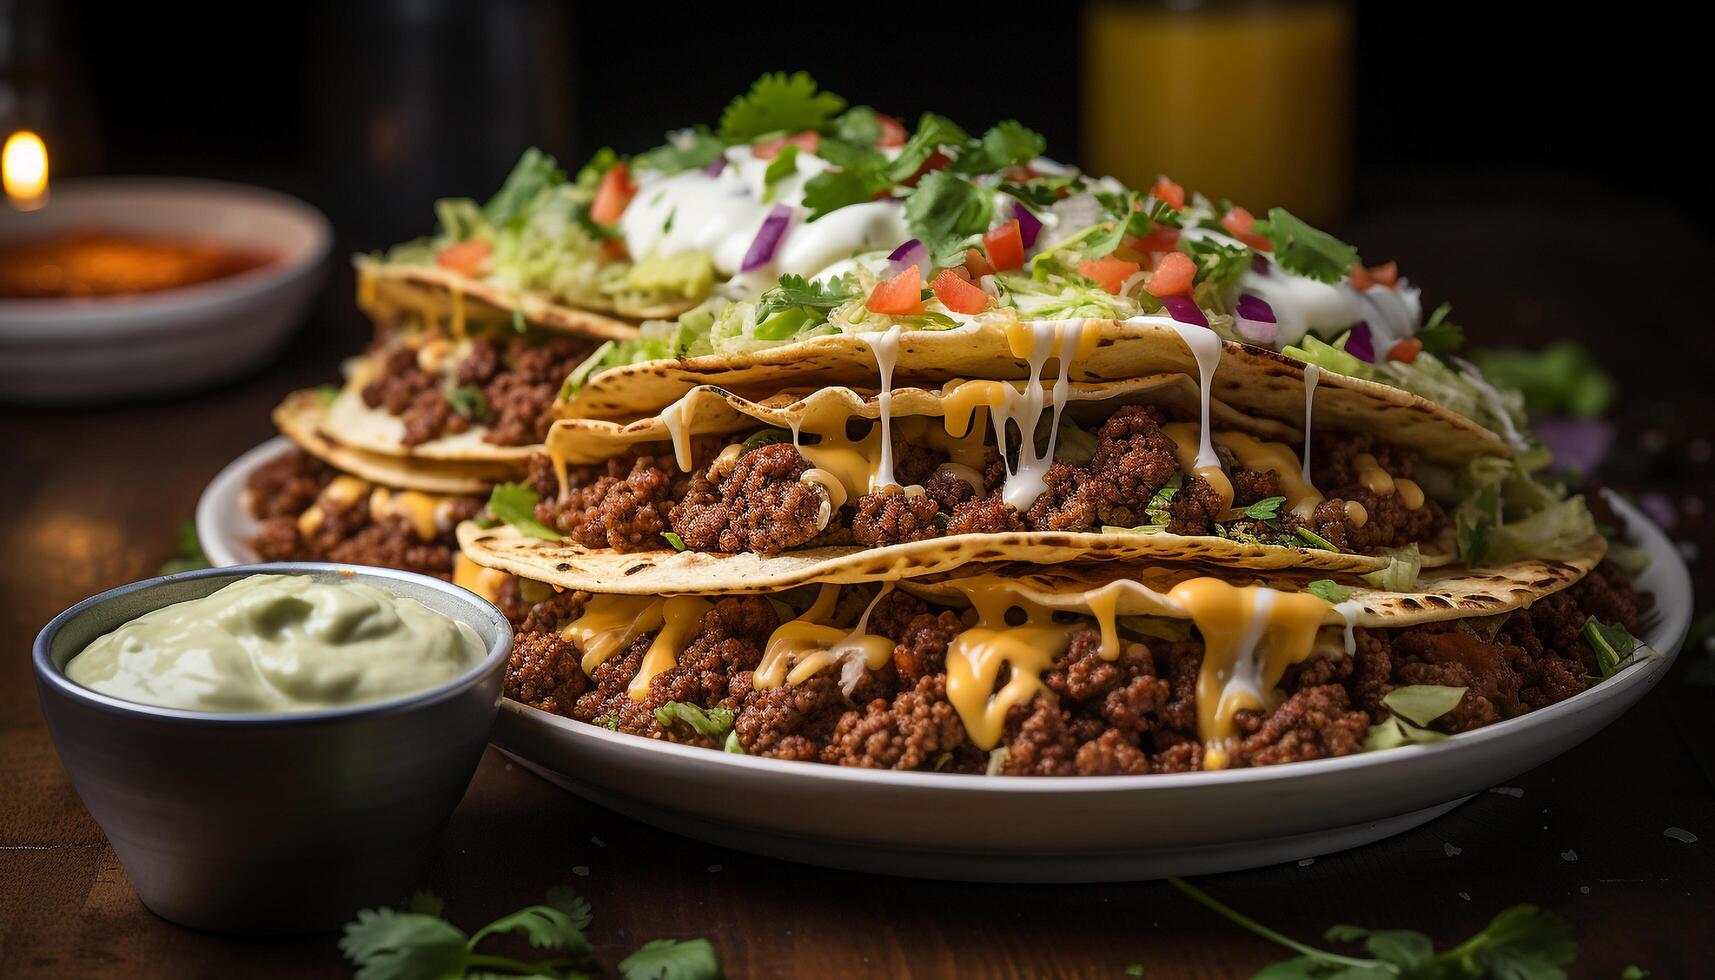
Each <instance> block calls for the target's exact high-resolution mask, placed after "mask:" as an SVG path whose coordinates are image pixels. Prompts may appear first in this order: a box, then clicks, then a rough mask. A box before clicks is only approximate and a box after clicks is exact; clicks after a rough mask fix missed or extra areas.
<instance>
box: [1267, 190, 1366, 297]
mask: <svg viewBox="0 0 1715 980" xmlns="http://www.w3.org/2000/svg"><path fill="white" fill-rule="evenodd" d="M1251 230H1252V232H1254V233H1255V234H1258V235H1261V236H1262V237H1264V238H1266V239H1268V240H1269V241H1270V242H1272V243H1274V257H1275V260H1276V261H1277V262H1279V263H1280V265H1281V267H1282V268H1284V269H1286V270H1287V271H1289V272H1296V273H1298V274H1299V275H1301V276H1308V277H1309V278H1311V279H1315V280H1318V281H1319V282H1339V281H1340V280H1342V279H1344V278H1346V273H1348V272H1351V271H1352V266H1354V265H1357V264H1358V250H1357V249H1355V248H1353V247H1352V246H1350V245H1347V244H1346V243H1345V242H1342V241H1340V240H1339V239H1338V238H1335V237H1334V236H1333V235H1330V234H1328V233H1327V232H1325V231H1321V230H1318V229H1316V228H1312V227H1311V226H1310V225H1308V224H1305V223H1304V221H1303V220H1302V219H1300V218H1298V217H1297V216H1296V215H1294V214H1293V213H1292V212H1290V211H1288V210H1286V209H1285V208H1270V209H1269V212H1268V219H1267V220H1266V221H1258V222H1257V223H1256V224H1255V225H1254V226H1252V228H1251Z"/></svg>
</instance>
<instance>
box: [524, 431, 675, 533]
mask: <svg viewBox="0 0 1715 980" xmlns="http://www.w3.org/2000/svg"><path fill="white" fill-rule="evenodd" d="M543 470H544V468H543V467H541V466H539V465H533V466H532V467H531V468H530V474H531V483H532V485H535V484H537V483H538V482H549V483H550V487H551V489H552V492H550V493H548V494H545V495H544V496H543V499H542V500H541V502H539V503H538V504H537V505H536V519H537V520H539V521H541V522H542V523H544V524H546V525H548V526H549V527H552V528H553V529H555V530H556V531H559V532H560V533H561V534H564V535H566V536H567V537H569V538H571V539H572V540H573V541H576V542H577V543H578V544H580V545H582V546H584V547H586V548H613V549H615V550H617V551H637V550H639V549H653V548H660V547H662V546H663V545H664V544H665V542H664V541H663V540H662V538H661V532H662V531H665V530H667V525H666V521H665V520H664V519H663V518H664V515H665V513H666V510H667V508H668V506H669V504H670V503H671V501H672V499H673V497H674V491H675V489H676V487H682V486H683V485H684V481H683V480H677V479H676V478H677V477H678V475H679V471H678V468H677V467H676V465H675V464H674V462H673V458H672V456H671V455H660V456H656V455H648V454H639V455H625V456H617V457H615V458H613V459H610V460H608V461H607V462H606V463H604V464H597V465H591V466H578V467H572V468H570V469H569V470H568V471H567V483H568V484H569V489H568V490H567V492H566V494H565V496H564V497H561V496H559V495H558V489H559V486H558V481H557V479H555V477H554V473H553V470H552V468H551V467H548V468H546V472H543ZM538 492H540V488H538Z"/></svg>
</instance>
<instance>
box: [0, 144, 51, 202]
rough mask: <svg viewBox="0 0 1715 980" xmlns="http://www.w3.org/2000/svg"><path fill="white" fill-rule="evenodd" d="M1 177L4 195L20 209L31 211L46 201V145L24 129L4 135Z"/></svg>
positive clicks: (1, 151)
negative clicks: (4, 145)
mask: <svg viewBox="0 0 1715 980" xmlns="http://www.w3.org/2000/svg"><path fill="white" fill-rule="evenodd" d="M0 178H3V179H4V182H5V185H6V197H7V199H8V200H10V201H11V202H12V206H13V207H15V208H17V209H18V210H20V211H34V210H35V209H37V208H39V207H41V206H42V205H43V204H46V203H47V197H48V148H47V146H45V145H44V144H43V143H42V138H41V137H40V136H37V135H36V134H35V133H32V132H30V131H29V130H27V129H20V130H18V131H17V132H15V133H13V134H12V135H11V136H8V137H6V147H5V149H3V150H0Z"/></svg>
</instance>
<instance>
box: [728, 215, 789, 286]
mask: <svg viewBox="0 0 1715 980" xmlns="http://www.w3.org/2000/svg"><path fill="white" fill-rule="evenodd" d="M791 223H792V209H791V208H789V207H787V206H786V205H784V204H776V205H774V210H772V211H770V212H768V217H766V218H763V219H762V227H761V228H758V229H757V230H756V237H755V238H752V239H751V240H750V248H749V249H748V250H746V251H745V253H744V261H743V262H740V263H739V266H738V271H740V272H749V271H751V270H752V269H760V268H761V267H763V266H765V265H767V264H768V263H770V262H772V261H774V252H775V250H776V249H778V248H779V247H780V239H782V238H784V237H786V226H787V225H789V224H791Z"/></svg>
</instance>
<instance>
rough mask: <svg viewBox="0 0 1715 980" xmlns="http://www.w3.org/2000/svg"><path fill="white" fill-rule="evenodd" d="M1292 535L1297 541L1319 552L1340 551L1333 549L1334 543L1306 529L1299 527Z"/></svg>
mask: <svg viewBox="0 0 1715 980" xmlns="http://www.w3.org/2000/svg"><path fill="white" fill-rule="evenodd" d="M1293 533H1294V534H1296V535H1297V536H1298V540H1299V541H1301V542H1303V543H1304V544H1306V545H1308V546H1309V547H1312V548H1315V549H1317V550H1319V551H1339V550H1340V549H1339V548H1336V547H1334V543H1333V542H1332V541H1329V540H1328V539H1327V538H1324V537H1323V536H1322V535H1320V534H1317V533H1316V532H1315V531H1312V530H1310V529H1309V528H1307V527H1300V528H1299V529H1298V530H1296V531H1294V532H1293Z"/></svg>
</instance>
